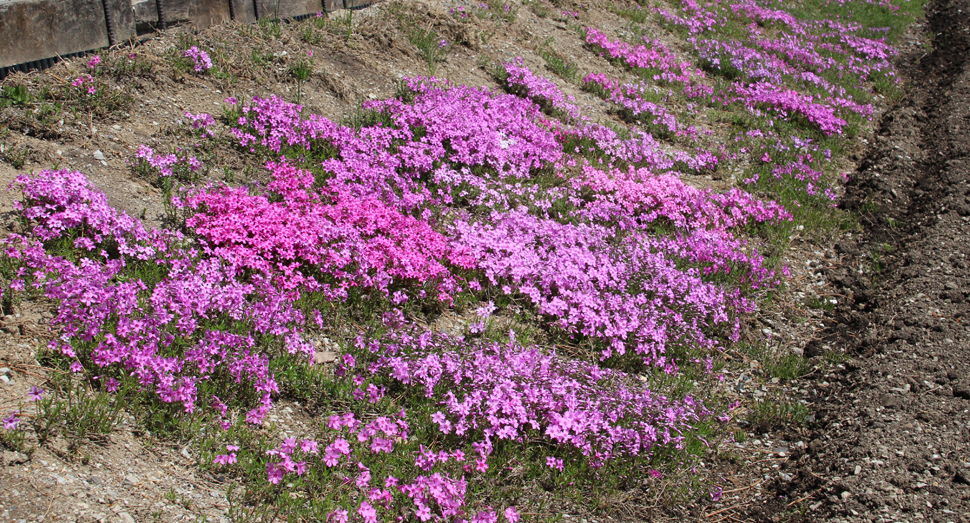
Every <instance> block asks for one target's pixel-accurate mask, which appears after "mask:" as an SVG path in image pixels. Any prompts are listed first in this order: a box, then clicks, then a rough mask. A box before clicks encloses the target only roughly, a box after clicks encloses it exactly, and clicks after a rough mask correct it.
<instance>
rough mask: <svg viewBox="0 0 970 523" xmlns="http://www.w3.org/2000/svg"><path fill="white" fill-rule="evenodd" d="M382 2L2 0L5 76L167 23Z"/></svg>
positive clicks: (0, 65)
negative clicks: (159, 7) (160, 13)
mask: <svg viewBox="0 0 970 523" xmlns="http://www.w3.org/2000/svg"><path fill="white" fill-rule="evenodd" d="M378 1H379V0H161V2H159V0H0V80H2V79H3V78H4V77H5V76H6V75H7V74H8V73H9V72H12V71H14V70H22V71H25V70H26V69H36V68H43V67H49V66H50V65H52V64H53V62H54V61H56V60H57V59H59V57H67V56H71V55H75V54H78V53H84V52H87V51H93V50H97V49H102V48H105V47H108V46H110V45H113V44H119V43H123V42H126V41H128V40H129V39H130V38H133V37H134V36H136V34H137V33H138V32H139V31H140V30H145V29H149V30H150V29H157V28H161V27H163V25H164V26H168V25H173V24H183V23H191V24H193V25H195V26H197V27H199V28H205V27H209V26H211V25H214V24H220V23H223V22H226V21H229V20H231V19H233V16H234V17H235V19H236V20H238V21H240V22H255V21H257V20H260V19H263V18H276V17H277V16H279V17H280V18H295V17H299V16H305V15H311V14H314V13H318V12H321V11H327V12H330V11H336V10H338V9H345V8H359V7H363V6H367V5H370V4H373V3H376V2H378ZM159 3H161V5H162V9H161V11H162V14H164V20H163V19H162V17H160V16H159V9H158V6H159ZM230 4H231V5H230ZM163 22H164V23H163Z"/></svg>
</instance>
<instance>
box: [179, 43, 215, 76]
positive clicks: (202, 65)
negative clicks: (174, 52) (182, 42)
mask: <svg viewBox="0 0 970 523" xmlns="http://www.w3.org/2000/svg"><path fill="white" fill-rule="evenodd" d="M182 57H184V58H191V59H192V63H193V64H194V69H195V72H197V73H201V72H204V71H208V70H209V69H212V60H210V59H209V55H208V53H206V52H205V51H203V50H202V49H199V48H198V47H197V46H194V45H193V46H192V47H189V48H188V49H186V50H184V51H182Z"/></svg>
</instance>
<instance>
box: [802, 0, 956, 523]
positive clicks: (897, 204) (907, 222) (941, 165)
mask: <svg viewBox="0 0 970 523" xmlns="http://www.w3.org/2000/svg"><path fill="white" fill-rule="evenodd" d="M927 17H928V20H927V22H928V26H929V28H930V29H931V30H932V32H933V35H934V38H933V49H932V51H931V52H928V53H926V54H925V55H923V56H917V57H916V58H917V60H916V61H914V62H913V64H912V67H911V68H910V69H909V74H910V75H911V76H912V78H911V82H912V83H911V89H910V90H909V94H908V96H907V97H906V98H905V99H904V100H903V101H902V102H901V103H900V104H898V105H897V106H896V107H895V108H894V109H892V110H891V111H890V112H888V113H887V115H886V116H885V117H884V119H883V122H882V124H881V128H880V129H879V131H878V132H877V133H876V140H875V142H874V143H872V144H871V145H870V146H869V151H868V153H867V155H866V157H865V159H864V160H863V161H862V163H861V165H860V168H859V171H858V172H857V174H856V177H855V178H854V179H853V180H852V181H851V182H850V183H849V186H848V187H847V196H846V198H845V201H844V203H843V205H844V206H845V207H846V208H848V209H850V210H855V211H858V212H860V214H861V216H862V219H863V226H864V229H865V231H864V235H863V238H864V239H863V241H862V242H860V243H858V244H856V243H848V242H844V243H840V244H839V245H837V246H836V248H837V250H838V251H839V252H840V255H841V256H842V258H843V262H844V263H843V265H842V268H841V269H839V270H837V271H835V272H833V274H832V275H831V278H832V280H833V281H834V282H835V283H836V284H838V285H840V286H841V287H842V288H843V291H842V293H843V294H845V295H846V296H849V297H850V299H849V300H846V303H843V304H840V308H839V309H837V310H836V311H835V312H834V314H833V315H832V318H831V320H830V323H829V328H828V338H827V339H825V340H821V341H820V343H819V345H822V344H831V343H835V344H840V345H841V346H842V347H844V349H845V353H846V354H847V355H848V356H850V359H849V360H848V361H846V362H845V363H844V364H843V365H840V366H839V367H840V368H838V369H836V371H835V372H833V373H831V374H829V375H826V376H823V377H820V378H818V381H817V383H816V385H817V387H818V388H819V389H820V390H827V391H829V393H828V394H823V395H822V396H820V397H819V398H818V408H819V412H818V415H817V420H818V425H817V429H816V431H815V439H814V441H812V442H811V444H810V445H809V448H808V451H807V452H806V454H805V455H804V456H802V457H801V460H800V465H801V471H800V474H799V478H798V486H799V488H800V489H801V490H802V491H803V494H802V496H797V497H803V496H808V495H811V497H810V499H811V500H812V502H811V503H810V504H809V511H808V513H807V514H806V517H807V518H809V519H811V520H827V521H919V520H924V521H925V520H928V521H939V522H957V521H970V414H968V409H970V327H968V326H967V325H966V323H967V316H966V314H967V308H968V305H967V298H968V295H970V287H968V282H970V278H968V271H967V266H968V263H970V259H968V255H970V223H968V221H970V185H968V183H970V62H968V58H970V57H968V55H970V2H968V1H967V0H953V1H939V2H935V3H933V4H931V5H930V6H929V9H928V12H927ZM806 352H807V353H810V352H811V351H806Z"/></svg>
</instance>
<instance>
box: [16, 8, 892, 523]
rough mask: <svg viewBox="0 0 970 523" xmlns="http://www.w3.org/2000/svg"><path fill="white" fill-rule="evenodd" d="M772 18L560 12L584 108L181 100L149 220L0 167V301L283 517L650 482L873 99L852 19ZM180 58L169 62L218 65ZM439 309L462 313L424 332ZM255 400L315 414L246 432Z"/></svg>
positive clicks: (428, 516) (151, 156)
mask: <svg viewBox="0 0 970 523" xmlns="http://www.w3.org/2000/svg"><path fill="white" fill-rule="evenodd" d="M776 4H777V3H776V2H757V1H754V0H750V1H747V2H742V3H737V4H728V3H721V2H713V3H710V4H705V5H704V6H701V5H699V4H697V3H694V2H690V1H685V2H682V3H678V4H677V5H676V6H666V5H658V6H655V7H646V6H643V7H641V8H640V9H637V10H628V11H622V12H620V14H621V15H623V16H627V17H628V18H630V19H631V21H633V22H634V25H635V24H636V23H642V21H643V20H645V19H646V18H645V15H643V14H642V12H643V11H647V12H649V13H650V14H651V16H655V17H657V18H658V19H659V20H661V21H662V25H663V27H665V28H666V30H667V31H669V32H670V34H674V35H679V36H681V37H682V41H681V44H680V45H677V46H674V45H671V44H669V43H664V40H661V39H660V38H657V37H650V36H645V35H643V34H642V33H638V31H636V30H632V29H635V27H633V26H631V31H627V32H626V33H625V34H624V35H622V37H621V36H620V35H617V36H615V37H614V36H612V35H608V34H605V33H604V32H602V31H600V30H599V29H597V28H595V27H578V26H577V28H578V29H579V30H580V31H581V32H582V34H583V42H582V43H583V45H585V50H586V52H590V53H593V54H594V55H599V56H602V57H603V58H604V59H606V60H608V62H609V63H611V64H613V65H615V66H617V67H618V69H614V73H615V71H616V70H621V71H623V72H624V73H623V74H624V76H622V77H621V76H612V75H613V74H614V73H610V74H607V73H601V72H593V73H591V74H589V75H587V76H586V77H584V78H582V79H578V80H580V83H581V87H582V88H583V89H584V90H585V91H587V92H589V93H592V94H593V95H595V96H598V97H600V98H602V100H603V102H605V104H604V105H605V106H606V107H608V113H605V114H610V115H615V116H617V117H618V118H617V119H615V120H611V121H608V122H607V121H600V120H597V119H595V118H593V117H591V116H589V115H588V114H587V111H586V109H585V108H584V107H583V105H582V104H581V103H579V102H577V100H576V98H575V97H570V96H567V95H566V94H564V93H563V91H562V90H561V89H560V88H559V87H558V86H557V83H556V82H555V81H554V80H553V79H552V78H549V77H545V76H544V75H543V74H542V73H541V72H540V71H538V70H533V69H530V68H529V67H528V66H526V65H525V63H526V62H525V60H523V58H513V59H511V60H507V61H502V62H498V63H497V65H495V67H494V68H493V69H494V70H493V74H494V76H495V77H496V79H497V80H498V81H499V85H498V86H495V87H487V86H476V85H460V84H458V83H456V82H452V81H447V80H444V79H440V78H436V77H434V76H430V77H421V76H415V77H403V78H401V81H400V85H399V90H398V93H397V95H396V96H394V97H390V98H384V99H374V100H368V101H366V102H363V103H361V104H360V106H359V108H358V114H357V117H356V118H355V120H353V121H344V122H338V121H334V120H332V119H330V118H328V117H326V116H324V115H320V114H314V112H313V110H311V109H310V108H308V107H304V106H302V105H300V104H299V103H292V102H291V101H288V100H287V99H286V98H285V97H283V96H282V95H271V96H267V97H263V96H249V97H246V98H244V99H241V100H237V99H236V98H229V99H227V100H226V105H225V106H224V113H223V114H222V115H210V114H207V113H198V114H192V113H185V115H184V116H185V120H184V124H183V129H182V131H179V132H183V133H184V134H182V135H180V136H186V137H188V138H187V139H186V143H185V144H180V145H179V148H178V149H174V150H172V152H170V153H169V152H165V151H163V150H157V151H156V150H155V148H152V147H149V146H148V145H147V144H144V145H142V146H141V147H140V148H138V149H137V152H135V153H134V155H133V157H132V158H131V159H130V160H131V163H132V164H133V168H134V170H135V171H136V172H138V173H139V174H140V175H142V176H149V177H152V181H153V182H154V183H155V184H156V185H157V186H158V187H160V188H162V189H163V191H164V196H165V200H166V201H165V205H166V208H167V210H168V213H167V215H166V216H167V218H168V220H167V222H166V223H165V224H164V225H163V226H161V227H157V228H148V227H146V226H144V225H143V224H142V222H141V221H140V220H139V219H136V218H133V217H131V216H129V215H127V214H125V213H123V212H120V211H118V210H116V209H113V208H112V207H110V206H109V205H108V203H107V198H106V197H105V195H104V194H103V193H101V192H100V191H99V190H97V189H96V188H95V187H94V186H93V185H92V184H91V183H90V182H89V181H88V179H87V178H86V177H85V175H84V174H83V173H81V172H78V171H73V170H72V171H68V170H56V169H55V170H44V171H41V172H38V173H32V174H30V175H23V176H20V177H19V178H17V180H16V182H15V184H14V185H13V187H12V189H13V190H15V191H19V192H20V193H21V194H22V197H21V200H20V202H19V204H18V207H17V209H16V210H17V213H18V218H19V219H20V220H21V223H22V230H21V231H20V232H19V233H17V234H12V235H10V236H8V237H7V238H6V239H5V240H4V251H3V283H4V287H3V289H2V292H3V295H2V296H3V298H4V300H6V301H7V302H10V301H12V300H17V299H23V298H24V297H25V296H42V297H44V298H46V299H49V300H51V301H52V303H54V307H55V312H56V314H55V317H54V321H53V325H54V326H55V328H56V329H57V332H58V336H57V337H56V338H55V339H54V340H53V341H51V342H50V344H49V345H48V347H47V356H46V357H47V358H49V359H50V360H51V361H53V362H55V363H56V364H57V365H60V366H61V367H63V368H64V369H65V370H66V371H69V372H71V373H73V374H76V375H77V376H78V379H86V380H88V382H90V383H93V384H94V385H93V386H94V387H96V388H98V390H100V391H103V392H104V393H105V394H117V395H118V397H119V398H129V399H131V401H132V402H134V403H137V404H147V405H152V406H153V408H156V409H157V410H158V411H159V412H162V413H163V414H162V416H164V417H165V420H166V423H170V424H173V425H176V426H181V427H197V428H198V427H205V428H206V430H207V432H206V433H205V436H204V438H202V442H201V443H200V449H201V455H202V456H203V457H204V460H203V461H204V467H207V468H209V469H210V470H213V471H218V472H219V473H222V474H228V475H230V476H232V477H236V478H240V480H241V481H242V482H244V483H245V484H246V485H247V488H248V489H249V492H250V493H249V497H250V500H251V501H253V502H262V503H274V504H276V505H278V506H279V507H280V510H281V511H282V510H285V511H286V513H287V514H289V515H291V516H292V517H293V518H296V519H299V518H304V519H317V520H327V521H331V520H333V521H336V522H348V521H364V522H367V523H371V522H376V521H378V520H388V519H399V520H415V519H417V520H420V521H428V520H434V521H481V522H497V521H508V522H510V523H515V522H516V521H518V520H519V519H520V517H523V515H527V514H531V513H526V511H524V510H522V509H521V507H522V504H525V505H528V506H533V505H535V503H536V502H535V500H530V499H520V500H519V501H515V500H513V499H511V498H510V497H509V490H508V487H509V486H511V488H515V486H517V485H518V486H521V485H525V484H527V483H528V484H532V483H536V484H542V485H547V486H551V487H550V488H555V489H561V490H563V491H564V492H568V493H571V494H570V495H576V496H577V497H581V496H582V495H583V493H584V492H588V491H589V490H590V489H593V488H596V487H597V485H605V486H607V487H609V488H617V489H622V488H630V487H629V486H630V485H632V484H635V485H637V488H644V489H650V488H651V486H652V485H654V482H655V480H656V481H659V480H660V478H663V477H666V476H675V475H678V474H686V471H688V470H691V469H692V467H694V466H695V464H696V462H697V461H698V460H699V459H700V456H703V455H705V453H708V452H711V451H712V449H714V448H716V447H717V445H718V444H719V443H720V442H721V441H723V440H725V438H727V437H729V436H728V435H726V434H725V433H724V432H723V426H724V425H723V424H724V423H725V422H727V421H728V420H729V419H731V416H732V410H733V409H734V408H735V407H736V405H729V404H727V402H726V401H724V400H723V399H722V398H720V397H719V396H717V395H716V394H714V393H712V392H711V391H712V390H713V389H714V388H715V387H716V386H717V384H718V382H719V379H720V378H722V376H720V375H719V374H718V370H719V366H720V365H721V363H720V361H719V359H720V356H721V354H722V352H723V351H725V350H726V349H729V348H731V347H734V346H735V345H736V344H737V343H738V342H739V340H740V338H741V335H742V333H743V330H744V329H743V321H744V319H745V318H746V317H747V316H748V315H751V314H753V313H755V312H756V311H757V309H758V307H759V304H760V302H761V300H762V299H764V298H765V296H767V295H768V294H769V293H771V292H772V291H774V290H775V289H777V288H778V287H779V286H782V285H784V284H785V282H786V278H787V277H788V270H787V267H785V266H784V265H782V264H780V263H779V262H778V253H779V250H780V249H782V248H784V245H783V244H784V242H785V239H786V238H788V233H789V232H790V231H791V230H792V228H794V227H798V226H804V225H805V223H806V222H808V221H809V220H812V219H815V217H818V216H831V215H830V214H825V213H831V212H832V211H831V207H832V205H833V202H834V201H836V200H837V198H838V195H839V182H840V180H841V177H840V176H839V173H838V172H837V170H836V167H835V166H836V165H838V164H837V163H836V161H835V160H837V159H838V155H839V153H840V148H841V147H842V146H843V145H844V143H845V140H846V139H847V138H848V137H849V136H851V135H853V133H857V132H858V131H859V129H860V128H861V127H862V126H864V125H866V124H867V123H868V122H869V121H870V120H871V118H872V116H873V114H874V111H875V110H874V108H873V105H872V103H873V101H874V96H875V93H876V92H887V93H888V92H889V89H891V88H892V86H893V82H894V78H895V77H894V72H893V69H892V65H891V62H890V59H891V57H892V56H893V53H894V52H895V51H894V49H893V47H892V46H891V45H890V44H888V43H887V42H886V41H885V40H884V39H883V38H881V37H878V36H873V34H872V31H871V30H870V29H869V28H867V27H865V26H864V25H862V24H859V23H855V22H850V21H847V20H843V19H838V20H836V19H822V18H817V13H813V16H816V18H807V17H806V15H805V13H804V12H801V11H795V10H794V9H786V7H785V6H779V5H776ZM866 5H869V4H866ZM469 13H474V14H469ZM451 14H452V15H453V16H454V17H456V18H457V19H459V20H463V19H465V18H467V17H468V16H478V17H480V18H483V19H489V20H492V19H494V20H498V21H497V22H496V23H507V21H508V20H509V19H514V17H515V10H514V9H513V8H512V7H511V4H509V5H508V6H504V7H503V6H500V5H498V3H494V2H490V3H487V4H480V5H478V6H477V7H474V8H471V7H469V8H467V9H464V8H463V9H459V10H457V11H453V12H452V13H451ZM577 17H578V11H577V12H576V14H574V13H572V12H568V11H566V12H563V15H562V17H561V18H562V19H563V20H566V21H569V23H573V22H572V20H573V19H575V18H577ZM348 20H349V21H348V26H350V25H351V23H352V22H351V21H350V20H351V18H349V17H348ZM636 20H640V22H636ZM307 23H308V24H309V23H312V22H307ZM308 27H310V26H308ZM309 33H310V36H311V37H312V35H313V29H312V27H310V31H309ZM630 35H633V36H632V37H631V36H630ZM348 39H349V34H348ZM425 40H427V41H428V42H432V41H433V43H435V45H436V46H437V48H438V49H445V48H446V47H448V46H450V45H451V44H449V43H448V40H447V39H440V38H438V36H437V35H435V34H433V32H430V31H426V32H425V33H422V35H421V41H422V42H423V41H425ZM185 43H186V44H188V43H189V41H188V40H186V42H185ZM191 43H192V45H191V46H187V47H186V48H185V49H183V50H181V51H179V53H178V54H177V56H175V58H174V59H175V60H176V61H177V63H178V64H180V65H179V66H180V67H182V68H183V69H185V70H186V71H192V72H194V73H196V74H197V75H198V76H204V75H207V74H214V73H211V71H219V70H226V69H225V68H223V67H222V66H221V65H214V64H213V59H212V58H210V55H209V54H208V53H207V52H206V51H205V50H204V49H203V48H202V47H200V46H199V45H200V44H198V42H195V41H193V42H191ZM415 45H418V44H415ZM441 52H442V53H444V52H445V51H441ZM213 56H215V55H213ZM301 56H303V55H301ZM310 56H312V55H310ZM427 61H428V66H429V67H431V68H434V67H437V64H438V62H439V61H440V60H439V56H438V55H437V54H436V55H434V57H432V58H427ZM216 62H218V59H217V60H216ZM604 63H606V62H604ZM92 64H93V65H91V66H90V67H91V68H95V67H97V66H98V63H94V62H92ZM308 67H311V66H308ZM305 80H306V78H304V79H303V80H301V83H300V85H299V87H298V95H297V99H300V98H302V92H303V84H302V82H303V81H305ZM78 82H79V83H76V84H75V85H74V87H77V88H80V87H85V86H86V85H87V84H88V83H91V84H92V85H93V84H94V80H93V77H91V76H87V77H78ZM91 88H93V87H91ZM82 94H83V93H82ZM91 94H92V95H93V94H94V93H91ZM701 116H703V118H701ZM716 124H725V125H721V126H718V125H716ZM725 127H726V128H727V130H725ZM725 137H728V142H727V143H723V139H724V138H725ZM189 138H191V140H189ZM189 141H191V143H188V142H189ZM220 144H221V145H223V146H226V147H227V148H228V147H231V148H232V150H233V151H235V153H237V154H239V155H240V156H241V157H244V158H246V159H247V160H248V161H250V162H251V163H252V164H254V165H257V166H258V169H254V170H258V172H259V179H260V180H261V182H260V183H249V184H239V183H234V182H233V181H231V180H230V179H229V177H227V180H226V181H224V182H215V181H213V180H211V179H208V180H206V179H204V174H205V173H208V172H209V170H210V169H224V168H225V167H226V166H225V165H219V164H207V162H211V158H212V157H203V155H201V154H195V152H194V151H196V150H203V149H205V147H207V146H208V145H211V146H212V147H215V146H216V145H220ZM183 146H184V147H183ZM200 158H201V159H200ZM715 174H716V175H717V176H718V177H719V178H721V179H727V180H728V183H724V184H721V185H720V187H719V188H717V189H715V188H713V187H710V186H704V184H702V183H701V182H699V180H701V179H705V178H706V179H708V180H711V179H712V177H713V175H715ZM442 311H448V312H450V313H453V314H456V315H458V316H463V317H465V318H466V319H468V318H471V319H469V320H468V321H466V322H465V323H464V325H463V327H462V330H461V332H460V333H458V334H455V333H442V332H436V331H435V330H434V329H431V328H426V327H427V326H428V325H429V324H431V323H433V321H434V319H435V317H436V315H438V314H440V313H441V312H442ZM500 319H501V320H502V321H500ZM324 334H326V335H328V336H332V337H333V338H335V339H338V340H339V342H338V344H337V347H336V350H335V351H334V352H335V354H333V355H331V357H332V358H333V359H334V360H335V361H334V362H333V363H332V364H330V365H329V366H328V367H325V368H321V367H320V366H319V365H313V364H312V363H313V361H314V356H315V355H319V352H320V351H319V350H318V349H317V348H316V347H317V345H318V344H317V343H315V342H318V341H319V339H320V338H321V337H322V336H323V335H324ZM328 339H329V338H328ZM34 395H35V396H37V398H36V399H38V400H39V399H40V394H39V393H34ZM281 397H282V398H297V397H298V398H301V399H302V400H303V401H306V400H309V399H312V401H313V402H314V404H315V405H317V406H318V407H317V408H318V409H319V411H318V414H320V415H321V419H325V420H326V421H325V422H320V423H319V424H318V426H316V427H314V428H313V429H312V430H310V431H308V432H307V433H305V434H296V435H294V434H280V433H276V432H273V431H272V430H271V429H270V428H269V426H268V425H267V424H266V423H265V422H266V420H267V415H268V413H270V412H271V411H272V410H273V409H274V408H275V402H276V401H278V400H279V398H281ZM44 401H49V400H44ZM17 414H19V413H17ZM10 416H11V417H10V418H9V419H5V427H6V429H7V430H19V429H18V428H17V425H18V423H17V420H18V419H19V418H17V416H15V415H14V414H11V415H10ZM530 482H531V483H530ZM690 495H693V496H695V497H696V495H697V492H692V493H691V494H690Z"/></svg>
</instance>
